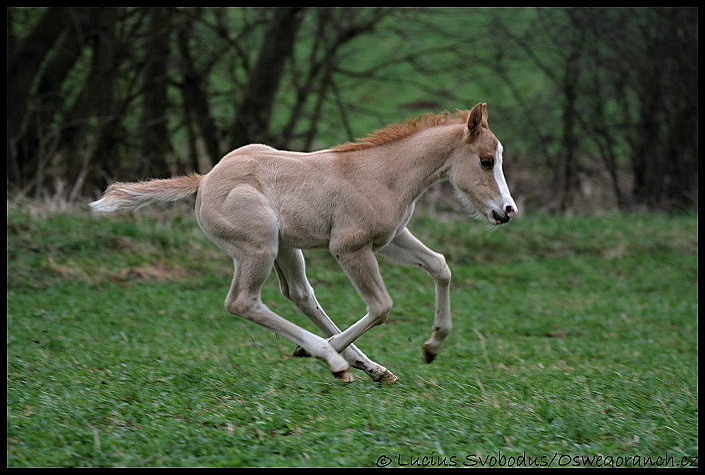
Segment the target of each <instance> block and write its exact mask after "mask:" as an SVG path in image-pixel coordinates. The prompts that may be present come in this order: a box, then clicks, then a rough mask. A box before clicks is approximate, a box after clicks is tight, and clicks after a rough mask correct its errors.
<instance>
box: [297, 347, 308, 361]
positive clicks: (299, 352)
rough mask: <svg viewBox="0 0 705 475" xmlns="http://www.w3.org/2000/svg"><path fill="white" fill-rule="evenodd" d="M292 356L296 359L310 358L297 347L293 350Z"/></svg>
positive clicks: (304, 351) (306, 352)
mask: <svg viewBox="0 0 705 475" xmlns="http://www.w3.org/2000/svg"><path fill="white" fill-rule="evenodd" d="M294 356H295V357H297V358H308V357H310V356H311V354H310V353H309V352H308V351H306V350H304V349H303V348H301V347H300V346H297V347H296V349H295V350H294Z"/></svg>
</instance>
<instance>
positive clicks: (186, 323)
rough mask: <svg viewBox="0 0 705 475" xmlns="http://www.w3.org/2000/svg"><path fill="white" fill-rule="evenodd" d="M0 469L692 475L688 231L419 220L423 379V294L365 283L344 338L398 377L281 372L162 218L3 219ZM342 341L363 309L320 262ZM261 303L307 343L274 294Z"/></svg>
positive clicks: (307, 368)
mask: <svg viewBox="0 0 705 475" xmlns="http://www.w3.org/2000/svg"><path fill="white" fill-rule="evenodd" d="M7 226H8V237H7V246H8V249H7V257H8V268H7V277H8V288H7V297H8V299H7V301H8V303H7V342H8V344H7V358H8V362H7V371H8V376H7V399H8V401H7V432H8V433H7V439H8V444H7V448H8V451H7V464H8V466H12V467H30V466H33V467H49V466H52V467H66V466H74V467H95V466H104V467H139V466H142V467H158V466H171V467H174V466H219V467H238V466H301V467H304V466H311V467H321V466H330V467H339V466H360V467H370V466H389V467H397V466H400V465H401V466H458V467H462V466H499V465H509V466H517V465H520V466H538V465H549V466H553V467H558V466H587V465H595V466H602V465H608V466H609V465H614V466H649V465H661V466H664V465H665V466H683V465H685V466H692V465H694V464H695V465H697V455H698V392H697V369H698V368H697V356H698V354H697V353H698V347H697V305H698V297H697V281H698V266H697V249H698V236H697V215H696V214H691V215H686V216H676V217H665V216H657V215H646V214H606V215H604V216H599V217H572V218H569V217H557V216H550V215H542V214H534V215H532V214H530V213H527V214H526V215H524V216H521V217H519V218H518V219H516V220H515V221H513V222H512V223H511V224H509V225H507V226H504V227H502V228H501V229H499V230H496V231H491V230H489V229H488V228H487V227H485V226H483V225H481V224H477V223H472V222H470V221H468V220H465V219H461V218H458V217H449V216H440V217H433V216H431V215H430V213H428V212H426V213H424V212H421V213H420V214H419V216H417V217H416V218H414V220H413V222H412V225H411V226H410V227H411V229H412V230H413V231H414V232H415V233H416V234H417V235H418V236H419V237H421V238H422V239H423V240H424V241H425V242H427V244H429V245H430V246H431V247H433V248H435V249H437V250H439V251H441V252H444V253H445V254H446V256H447V258H448V261H449V264H450V266H451V268H452V270H453V288H452V303H453V315H454V330H453V333H452V334H451V335H450V337H449V338H448V340H447V341H446V345H445V346H444V348H443V350H442V352H441V354H440V355H439V356H438V358H437V360H436V361H435V362H434V363H433V364H431V365H426V364H424V363H423V362H422V357H421V345H422V343H423V342H424V340H425V339H426V338H427V337H428V335H429V334H430V329H431V323H432V316H433V285H432V283H431V281H430V279H429V278H428V277H427V276H426V275H425V274H424V273H423V272H422V271H420V270H418V269H413V268H402V267H397V266H394V265H391V264H387V263H384V261H383V262H382V271H383V275H384V276H385V279H386V282H387V285H388V287H389V291H390V294H391V295H392V297H393V298H394V300H395V307H394V310H393V311H392V314H391V315H390V318H389V320H388V322H387V324H385V325H383V326H381V327H376V328H374V329H373V330H371V331H370V332H369V333H368V334H366V335H364V336H363V337H362V338H361V339H360V340H358V342H357V343H358V346H359V347H360V348H361V349H363V350H364V351H365V352H366V353H367V354H368V355H369V356H370V357H371V358H372V359H374V360H376V361H377V362H379V363H381V364H383V365H385V366H387V367H388V368H389V369H390V370H392V371H393V372H395V373H396V374H397V375H398V376H399V378H400V379H399V381H398V382H397V383H395V384H393V385H380V384H378V383H374V382H372V381H371V380H369V379H368V378H367V377H366V376H365V375H363V374H362V373H360V372H358V371H356V372H355V373H356V380H355V381H354V382H353V383H350V384H343V383H340V382H338V381H337V380H335V379H334V378H333V377H332V376H331V375H330V374H329V372H328V370H327V367H326V365H325V364H324V363H322V362H320V361H317V360H313V359H301V358H293V357H292V356H291V353H292V351H293V349H294V346H293V345H292V344H291V343H290V342H288V341H287V340H285V339H282V338H278V337H277V336H275V335H274V334H273V333H271V332H269V331H267V330H265V329H263V328H260V327H258V326H256V325H253V324H251V323H249V322H246V321H243V320H242V319H240V318H238V317H235V316H232V315H229V314H227V313H226V312H225V310H224V308H223V300H224V297H225V293H226V291H227V288H228V285H229V282H230V276H231V272H232V269H231V263H230V261H229V259H228V257H227V256H226V255H225V254H224V253H223V252H221V251H220V250H219V249H217V248H216V247H215V246H214V245H212V244H211V243H210V242H209V241H207V240H206V239H205V238H204V237H203V236H202V235H201V232H200V230H199V229H198V227H197V225H196V223H195V219H194V218H193V215H192V214H190V213H188V212H184V211H183V209H182V208H167V209H165V210H161V211H159V210H144V211H141V212H139V213H137V214H135V215H122V216H100V217H99V216H91V215H90V214H88V212H87V211H71V212H54V213H46V212H42V211H41V210H40V209H36V208H33V207H27V206H25V207H16V206H8V217H7ZM307 259H308V266H309V271H308V274H309V276H310V279H311V281H312V283H313V285H314V287H315V288H316V290H317V295H318V297H319V300H320V301H321V303H322V305H323V306H324V307H325V308H326V310H327V312H328V313H329V315H331V316H332V317H333V318H334V319H335V320H336V321H337V322H338V324H339V325H340V326H342V327H346V326H347V325H350V324H351V323H353V322H354V321H355V320H356V319H357V318H359V317H360V316H361V315H362V313H363V311H364V308H363V305H362V304H361V302H360V300H359V298H358V297H357V296H356V294H355V292H354V291H353V290H352V288H351V286H350V285H349V284H348V283H347V281H346V279H345V277H344V275H343V273H342V272H341V271H340V270H339V269H338V268H337V267H336V264H335V262H334V261H333V260H332V259H331V258H330V257H329V256H328V255H327V254H326V253H325V252H322V251H321V252H319V251H316V252H309V253H307ZM265 301H266V302H267V303H268V304H269V305H270V307H272V308H273V309H275V310H276V311H277V312H279V313H281V314H283V315H286V316H287V317H290V318H291V319H292V320H293V321H295V322H296V323H298V324H301V325H304V326H306V327H307V328H310V329H313V325H311V324H310V323H309V322H308V321H307V320H306V319H305V317H303V316H302V315H300V314H299V313H298V312H296V311H295V310H294V307H293V305H291V304H290V303H289V302H287V301H286V300H285V299H284V298H283V297H281V296H280V295H279V292H278V288H277V284H276V279H275V278H274V277H272V279H271V280H270V282H269V283H268V285H267V287H266V289H265Z"/></svg>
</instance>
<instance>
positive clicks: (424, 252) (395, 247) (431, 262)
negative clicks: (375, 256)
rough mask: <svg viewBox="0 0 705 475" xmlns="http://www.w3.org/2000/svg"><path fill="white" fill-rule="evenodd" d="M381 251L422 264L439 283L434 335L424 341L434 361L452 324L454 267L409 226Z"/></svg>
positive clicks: (402, 260)
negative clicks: (451, 303) (451, 289)
mask: <svg viewBox="0 0 705 475" xmlns="http://www.w3.org/2000/svg"><path fill="white" fill-rule="evenodd" d="M379 252H380V254H382V255H384V256H387V257H389V258H391V259H392V260H394V261H397V262H400V263H402V264H408V265H413V266H420V267H422V268H423V269H425V270H426V272H428V273H429V274H430V275H431V276H432V277H433V279H434V281H435V283H436V316H435V318H434V321H433V333H432V334H431V338H429V339H428V340H426V342H425V343H424V345H423V354H424V360H426V363H431V362H432V361H433V360H434V359H435V358H436V355H437V354H438V352H439V351H440V349H441V345H442V344H443V340H445V338H446V336H447V335H448V333H450V330H451V328H452V322H451V316H450V277H451V274H450V269H449V268H448V265H447V264H446V260H445V258H444V257H443V255H442V254H439V253H437V252H434V251H432V250H431V249H429V248H428V247H426V245H424V243H422V242H421V241H419V240H418V239H417V238H416V237H415V236H414V235H413V234H411V232H409V230H408V229H404V230H403V231H402V232H401V233H400V234H399V235H397V236H396V237H395V238H394V239H393V240H392V242H390V243H389V244H387V245H386V246H385V247H384V248H382V249H381V250H380V251H379Z"/></svg>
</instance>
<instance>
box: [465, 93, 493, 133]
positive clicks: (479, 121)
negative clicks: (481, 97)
mask: <svg viewBox="0 0 705 475" xmlns="http://www.w3.org/2000/svg"><path fill="white" fill-rule="evenodd" d="M483 127H484V128H486V129H489V128H490V126H489V125H488V124H487V104H486V103H484V102H481V103H480V104H476V105H475V107H473V108H472V109H470V114H468V133H469V136H470V139H474V138H475V137H476V136H477V134H479V133H480V130H481V129H482V128H483Z"/></svg>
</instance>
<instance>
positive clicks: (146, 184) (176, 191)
mask: <svg viewBox="0 0 705 475" xmlns="http://www.w3.org/2000/svg"><path fill="white" fill-rule="evenodd" d="M202 178H203V176H202V175H199V174H197V173H192V174H190V175H186V176H180V177H176V178H166V179H162V180H148V181H140V182H136V183H113V184H112V185H110V186H109V187H108V189H107V190H105V193H104V194H103V197H102V198H101V199H99V200H98V201H94V202H92V203H89V205H90V206H91V207H92V208H93V209H95V210H96V211H104V212H111V211H129V210H133V209H137V208H141V207H142V206H146V205H148V204H152V203H157V202H167V201H177V200H180V199H183V198H186V197H188V196H191V195H192V194H194V193H196V191H198V184H199V183H200V182H201V179H202Z"/></svg>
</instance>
